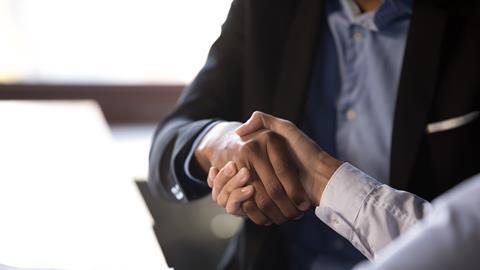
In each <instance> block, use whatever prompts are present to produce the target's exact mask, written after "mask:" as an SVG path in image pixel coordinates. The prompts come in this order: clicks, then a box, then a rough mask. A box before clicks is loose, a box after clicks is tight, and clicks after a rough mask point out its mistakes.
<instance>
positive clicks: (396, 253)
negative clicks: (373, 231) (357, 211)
mask: <svg viewBox="0 0 480 270" xmlns="http://www.w3.org/2000/svg"><path fill="white" fill-rule="evenodd" d="M479 194H480V175H477V176H476V178H473V179H471V180H469V181H466V182H465V183H463V184H460V186H458V187H456V188H454V189H453V190H451V191H449V192H447V193H446V194H445V195H442V196H440V197H439V198H438V199H436V200H435V201H434V202H433V210H432V211H431V213H430V214H428V216H427V217H426V218H425V219H423V220H421V221H420V222H418V223H417V224H416V225H415V226H413V227H412V228H411V229H410V230H409V231H408V232H406V233H405V234H403V235H402V236H401V237H399V238H398V239H397V240H396V241H394V242H393V243H392V244H391V245H389V246H387V247H386V248H385V249H383V250H382V251H381V252H380V253H379V254H378V256H377V257H376V258H375V260H374V261H373V262H364V263H362V264H360V265H358V266H357V267H356V268H355V269H356V270H357V269H358V270H360V269H361V270H367V269H368V270H374V269H412V270H416V269H418V270H420V269H421V270H429V269H432V270H433V269H435V270H436V269H478V266H479V265H480V256H479V255H478V250H480V233H479V230H478V228H480V211H478V206H479V205H480V196H479Z"/></svg>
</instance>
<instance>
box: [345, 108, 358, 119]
mask: <svg viewBox="0 0 480 270" xmlns="http://www.w3.org/2000/svg"><path fill="white" fill-rule="evenodd" d="M356 118H357V113H356V112H355V111H354V110H348V111H347V120H348V121H353V120H355V119H356Z"/></svg>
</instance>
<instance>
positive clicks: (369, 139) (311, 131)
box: [281, 0, 412, 269]
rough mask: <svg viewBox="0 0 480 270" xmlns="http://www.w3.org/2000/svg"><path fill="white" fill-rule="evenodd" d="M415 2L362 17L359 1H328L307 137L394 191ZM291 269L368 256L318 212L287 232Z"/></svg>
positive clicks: (340, 265) (397, 0) (345, 263)
mask: <svg viewBox="0 0 480 270" xmlns="http://www.w3.org/2000/svg"><path fill="white" fill-rule="evenodd" d="M411 2H412V1H411V0H385V1H383V3H382V4H381V6H380V7H379V8H378V9H377V10H375V11H372V12H367V13H361V12H360V9H359V8H358V6H357V5H356V4H355V2H354V1H353V0H327V1H326V15H327V16H326V18H327V22H326V23H325V22H322V23H323V25H324V28H323V29H322V30H323V32H322V39H321V40H322V42H320V44H319V47H318V51H317V54H316V59H315V61H314V66H313V70H312V78H311V84H310V89H309V93H308V97H307V100H306V106H305V113H304V118H303V121H302V123H301V125H300V126H301V128H302V129H303V131H304V132H305V133H306V134H307V135H309V136H310V137H311V138H312V139H314V140H315V141H316V142H317V143H318V144H319V145H320V146H321V147H322V148H323V149H325V150H326V151H327V152H328V153H330V154H332V155H333V156H335V157H336V158H338V159H340V160H344V161H348V162H349V163H351V164H353V165H355V166H356V167H357V168H360V169H361V170H362V171H364V172H366V173H367V174H369V175H371V176H373V177H374V178H376V179H378V180H380V181H382V182H384V183H388V176H389V160H390V145H391V136H392V128H393V113H394V108H395V101H396V95H397V86H398V82H399V78H400V71H401V67H402V60H403V52H404V48H405V43H406V38H407V32H408V26H409V18H410V14H411V4H412V3H411ZM281 231H282V232H283V235H284V236H285V238H286V239H287V241H288V243H289V245H288V248H289V249H290V250H289V254H290V255H291V257H290V258H291V261H290V265H291V269H312V268H320V269H322V267H323V268H324V269H350V268H351V267H352V266H353V265H354V264H355V262H356V261H359V260H361V259H362V256H361V254H360V253H359V252H358V251H357V250H356V249H355V248H354V247H353V246H352V245H351V244H350V243H349V242H348V241H346V240H345V239H344V238H343V237H341V236H339V235H338V234H337V233H335V232H334V231H332V230H331V229H330V228H328V227H327V226H326V225H325V224H323V223H322V222H319V221H318V219H317V218H316V216H315V215H314V214H313V211H309V212H308V213H307V214H306V215H305V217H304V218H303V219H301V220H299V221H293V222H290V223H288V224H286V225H284V226H282V227H281Z"/></svg>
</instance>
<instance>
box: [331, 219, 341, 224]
mask: <svg viewBox="0 0 480 270" xmlns="http://www.w3.org/2000/svg"><path fill="white" fill-rule="evenodd" d="M332 223H333V224H334V225H338V224H339V223H340V222H338V219H336V218H333V219H332Z"/></svg>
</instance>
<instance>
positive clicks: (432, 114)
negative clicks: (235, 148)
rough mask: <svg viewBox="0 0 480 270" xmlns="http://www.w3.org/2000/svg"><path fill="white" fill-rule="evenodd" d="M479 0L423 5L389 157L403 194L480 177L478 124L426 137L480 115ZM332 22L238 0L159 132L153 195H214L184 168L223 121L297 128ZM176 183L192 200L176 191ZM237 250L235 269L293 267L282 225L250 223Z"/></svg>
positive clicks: (318, 11) (310, 6)
mask: <svg viewBox="0 0 480 270" xmlns="http://www.w3.org/2000/svg"><path fill="white" fill-rule="evenodd" d="M477 2H478V1H422V0H416V1H415V2H414V7H413V14H412V17H411V24H410V29H409V33H408V39H407V44H406V49H405V54H404V60H403V67H402V73H401V78H400V84H399V86H398V87H399V89H398V96H397V101H396V107H395V115H394V126H393V138H392V148H391V156H390V157H385V158H390V164H391V173H390V179H389V181H390V183H391V185H392V186H393V187H394V188H397V189H406V190H408V191H410V192H413V193H416V194H417V195H419V196H421V197H424V198H426V199H432V198H434V197H435V196H437V195H439V194H440V193H442V192H444V191H445V190H447V189H449V188H451V187H452V186H454V185H455V184H457V183H459V182H460V181H461V180H463V179H465V178H467V177H468V176H471V175H473V174H475V173H477V172H479V171H480V158H479V156H478V153H480V142H479V139H480V121H479V118H476V119H473V120H471V121H467V122H466V123H463V125H461V126H458V127H454V128H450V129H448V130H444V131H440V132H435V133H429V132H428V131H427V126H428V124H429V123H433V122H439V121H444V120H447V119H451V118H455V117H459V116H462V115H466V114H468V113H471V112H475V111H479V110H480V91H479V90H480V8H479V5H478V4H477ZM324 21H325V15H324V11H323V1H321V0H280V1H279V0H234V1H233V4H232V7H231V9H230V12H229V15H228V18H227V20H226V22H225V24H224V25H223V27H222V33H221V36H220V37H219V38H218V40H217V41H216V42H215V43H214V44H213V46H212V48H211V50H210V53H209V56H208V60H207V63H206V64H205V66H204V67H203V69H202V70H201V71H200V73H199V74H198V75H197V77H196V78H195V80H194V81H193V82H192V84H191V85H190V86H188V87H187V88H186V89H185V91H184V93H183V94H182V96H181V98H180V100H179V103H178V105H177V107H176V109H175V110H174V112H173V113H172V114H171V115H170V116H169V117H168V118H166V119H165V120H164V121H163V122H162V123H161V124H160V125H159V127H158V129H157V131H156V133H155V137H154V140H153V144H152V149H151V153H150V172H149V173H150V175H149V183H150V185H151V187H152V189H153V191H155V192H157V193H158V194H161V195H163V196H164V197H166V198H168V199H172V200H179V201H184V202H185V201H188V200H192V199H195V198H199V197H202V196H204V195H205V194H207V193H208V192H209V189H208V188H206V186H205V185H202V184H196V183H193V182H192V181H190V180H188V179H187V177H186V176H185V175H184V172H183V170H182V169H181V168H182V167H183V164H184V162H185V158H186V156H187V155H188V152H189V151H190V148H191V146H192V144H193V141H194V140H195V138H196V137H197V135H198V134H199V133H200V132H201V131H202V130H203V128H205V126H206V125H208V124H209V123H211V121H213V120H215V119H222V120H226V121H244V120H245V119H247V118H248V117H249V116H250V114H251V113H252V112H253V111H255V110H260V111H264V112H267V113H271V114H273V115H275V116H278V117H282V118H286V119H289V120H292V121H293V122H296V123H298V121H299V120H300V119H301V117H302V113H303V106H304V99H305V96H306V92H307V88H308V84H309V82H310V77H311V69H312V61H313V58H314V57H313V56H314V52H315V49H316V48H317V44H318V42H319V41H320V40H321V38H322V33H321V31H320V30H321V29H322V25H321V24H322V23H324ZM365 68H368V67H365ZM366 154H367V155H368V153H366ZM177 184H178V185H180V187H181V189H182V190H183V193H184V195H185V196H183V197H182V196H178V189H175V188H173V189H172V187H175V186H176V185H177ZM176 195H177V196H176ZM235 244H236V247H234V248H232V250H236V253H235V252H231V253H230V254H231V257H230V259H231V260H230V264H228V265H229V266H231V267H233V266H235V267H236V268H240V269H264V268H268V267H276V268H279V269H280V268H283V267H284V266H285V265H286V264H284V263H283V262H281V261H280V260H278V259H279V258H282V256H280V254H282V252H283V251H282V249H281V247H282V240H281V239H280V238H279V237H278V235H276V229H275V228H269V229H265V228H260V227H257V226H255V225H254V224H252V223H250V222H247V223H246V226H245V229H244V231H243V232H242V233H241V234H240V236H239V238H237V240H236V242H235ZM283 258H285V256H283ZM231 262H234V264H231ZM282 266H283V267H282ZM235 267H233V268H235Z"/></svg>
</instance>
